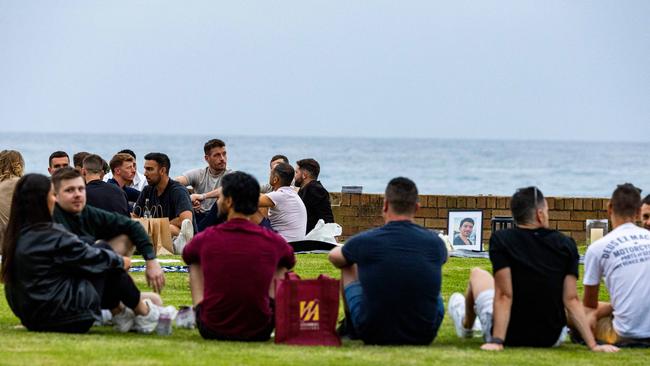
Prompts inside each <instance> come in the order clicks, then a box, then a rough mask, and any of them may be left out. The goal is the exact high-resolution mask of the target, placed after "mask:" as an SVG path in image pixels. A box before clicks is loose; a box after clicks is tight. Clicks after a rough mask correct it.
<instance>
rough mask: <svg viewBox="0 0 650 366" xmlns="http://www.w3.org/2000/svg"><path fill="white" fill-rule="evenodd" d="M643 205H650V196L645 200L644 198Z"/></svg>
mask: <svg viewBox="0 0 650 366" xmlns="http://www.w3.org/2000/svg"><path fill="white" fill-rule="evenodd" d="M641 204H642V205H650V194H649V195H647V196H645V198H643V200H642V201H641Z"/></svg>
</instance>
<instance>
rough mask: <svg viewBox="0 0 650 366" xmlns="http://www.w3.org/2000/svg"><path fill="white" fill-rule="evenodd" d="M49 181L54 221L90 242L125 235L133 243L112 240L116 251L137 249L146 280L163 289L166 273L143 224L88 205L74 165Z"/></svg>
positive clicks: (84, 186) (83, 186) (125, 252)
mask: <svg viewBox="0 0 650 366" xmlns="http://www.w3.org/2000/svg"><path fill="white" fill-rule="evenodd" d="M52 183H53V184H54V191H55V194H56V201H57V203H56V206H55V208H54V214H53V215H52V217H53V219H54V221H55V222H57V223H59V224H62V225H63V226H65V228H66V229H68V230H69V231H70V232H72V233H74V234H77V235H78V236H79V237H80V238H82V240H84V241H87V242H91V243H92V242H94V241H96V240H99V239H102V240H107V241H110V240H111V239H115V238H116V237H118V236H122V235H124V236H126V237H128V239H129V241H130V243H132V244H130V243H126V242H124V241H120V240H114V241H112V244H113V245H114V248H115V249H116V252H118V253H120V254H122V255H125V254H127V253H128V252H130V251H129V248H128V246H130V245H134V246H135V247H136V248H138V250H139V251H140V253H141V254H142V256H143V257H144V259H145V261H146V271H145V274H146V278H147V283H148V284H149V286H151V287H152V288H153V290H154V291H156V292H160V291H161V290H162V288H163V287H164V285H165V276H164V274H163V271H162V269H161V268H160V264H159V263H158V261H156V253H155V252H154V248H153V244H152V243H151V241H150V240H149V236H148V235H147V233H146V232H145V231H144V229H143V228H142V225H140V224H139V223H138V222H136V221H133V220H131V219H130V218H128V217H125V216H122V215H118V214H115V213H111V212H108V211H104V210H102V209H98V208H95V207H92V206H87V205H86V185H85V184H84V180H83V178H82V177H81V174H80V173H79V172H77V171H76V170H74V169H73V168H69V167H68V168H62V169H59V170H58V171H57V172H56V173H55V174H54V175H52Z"/></svg>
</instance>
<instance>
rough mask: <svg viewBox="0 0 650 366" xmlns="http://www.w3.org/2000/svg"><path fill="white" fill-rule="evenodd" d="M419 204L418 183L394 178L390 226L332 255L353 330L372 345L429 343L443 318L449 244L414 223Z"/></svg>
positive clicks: (388, 200) (388, 196) (389, 190)
mask: <svg viewBox="0 0 650 366" xmlns="http://www.w3.org/2000/svg"><path fill="white" fill-rule="evenodd" d="M418 208H419V204H418V190H417V187H416V186H415V183H413V181H411V180H410V179H408V178H402V177H400V178H394V179H393V180H391V181H390V182H389V183H388V186H387V187H386V193H385V197H384V207H383V216H384V221H385V225H384V226H382V227H380V228H376V229H373V230H370V231H366V232H364V233H361V234H358V235H356V236H354V237H352V238H351V239H350V240H348V241H347V242H346V243H345V246H343V247H342V248H340V247H339V248H334V249H333V250H332V251H331V252H330V254H329V260H330V262H332V264H333V265H334V266H336V267H337V268H340V269H341V280H342V282H343V286H344V297H345V302H346V306H347V309H346V313H348V314H349V316H350V318H351V321H352V325H353V327H354V332H355V333H356V334H358V335H359V336H360V338H361V339H362V340H363V341H364V342H365V343H367V344H430V343H431V342H432V341H433V339H434V338H435V337H436V334H437V332H438V328H439V327H440V324H441V323H442V319H443V317H444V308H443V305H442V299H441V297H440V285H441V282H442V277H441V272H442V265H443V264H444V263H445V262H446V260H447V249H446V248H445V244H444V243H443V242H442V240H441V239H440V238H438V236H437V235H434V234H433V233H432V232H431V231H429V230H426V229H424V228H423V227H421V226H419V225H416V224H415V223H414V222H413V218H414V216H415V212H416V210H417V209H418Z"/></svg>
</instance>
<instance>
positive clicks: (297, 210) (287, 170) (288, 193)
mask: <svg viewBox="0 0 650 366" xmlns="http://www.w3.org/2000/svg"><path fill="white" fill-rule="evenodd" d="M294 174H295V171H294V170H293V167H292V166H291V164H287V163H279V164H277V165H276V166H275V167H274V168H273V170H272V171H271V177H270V178H269V183H270V184H271V187H273V192H269V193H266V194H262V195H261V196H260V207H269V220H270V221H271V227H272V228H273V230H275V231H277V232H278V234H280V235H282V237H283V238H284V239H285V240H286V241H288V242H292V241H298V240H303V239H304V238H305V231H306V230H307V209H306V208H305V204H304V203H302V199H300V196H298V193H297V192H296V191H295V190H294V189H293V188H291V181H292V180H293V177H294Z"/></svg>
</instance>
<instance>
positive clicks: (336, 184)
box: [0, 133, 650, 197]
mask: <svg viewBox="0 0 650 366" xmlns="http://www.w3.org/2000/svg"><path fill="white" fill-rule="evenodd" d="M218 137H219V138H221V139H223V140H224V141H226V144H227V149H228V165H229V167H230V168H232V169H236V170H243V171H246V172H249V173H251V174H253V175H254V176H256V177H257V179H258V180H260V181H263V182H266V181H267V180H268V174H269V167H268V162H269V159H270V158H271V156H273V155H275V154H284V155H287V156H288V157H289V159H290V160H291V162H292V163H294V162H295V161H296V160H298V159H302V158H307V157H312V158H315V159H316V160H318V161H319V162H320V164H321V176H320V180H321V182H322V183H323V185H324V186H325V187H326V188H327V189H328V190H330V191H333V192H336V191H340V190H341V186H343V185H360V186H363V191H364V192H382V191H383V190H384V188H385V186H386V183H387V182H388V181H389V180H390V179H391V178H393V177H396V176H406V177H409V178H411V179H413V180H414V181H415V182H416V183H417V185H418V188H419V190H420V192H421V193H426V194H470V195H476V194H494V195H510V194H512V193H513V192H514V190H515V189H516V188H518V187H523V186H527V185H533V184H534V185H538V186H539V187H540V188H541V190H542V191H543V192H544V193H545V194H546V195H557V196H588V197H608V196H609V195H610V194H611V192H612V190H613V189H614V187H615V186H616V184H619V183H623V182H631V183H634V184H636V185H637V186H639V187H641V188H645V189H646V191H645V192H644V193H650V192H649V191H650V166H649V164H648V154H647V150H648V145H647V144H643V143H628V142H625V143H623V142H609V143H608V142H547V141H481V140H434V139H370V138H360V139H355V138H344V139H342V138H321V137H264V136H259V137H241V136H218ZM210 138H213V136H169V135H131V136H126V135H93V134H33V133H31V134H21V133H1V134H0V149H15V150H19V151H20V152H21V153H22V154H23V156H24V158H25V163H26V171H27V172H36V173H44V174H47V164H48V161H47V159H48V157H49V155H50V153H51V152H52V151H55V150H64V151H66V152H68V154H70V156H72V154H74V153H75V152H78V151H89V152H93V153H97V154H99V155H101V156H102V157H104V159H107V160H109V159H110V158H111V156H112V155H113V154H114V153H116V152H117V151H119V150H121V149H124V148H130V149H132V150H134V151H135V153H136V154H137V156H138V168H139V170H142V166H143V163H144V161H143V157H144V155H145V154H146V153H148V152H152V151H157V152H164V153H166V154H168V155H169V157H170V159H171V162H172V167H171V175H172V176H176V175H179V174H181V173H182V172H183V171H185V170H187V169H191V168H196V167H203V166H205V162H204V160H203V144H204V143H205V141H207V140H208V139H210Z"/></svg>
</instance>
